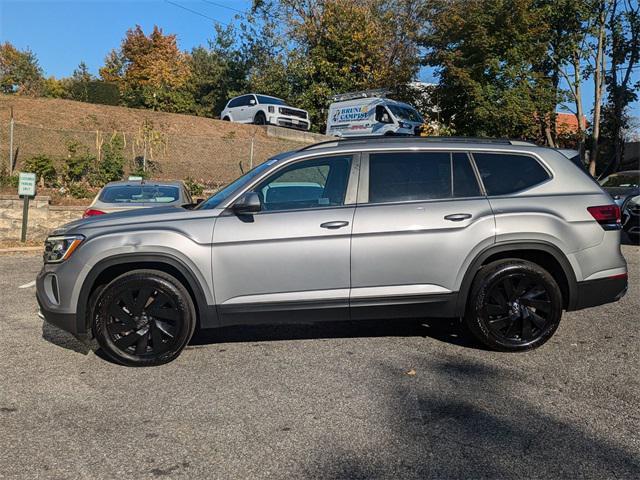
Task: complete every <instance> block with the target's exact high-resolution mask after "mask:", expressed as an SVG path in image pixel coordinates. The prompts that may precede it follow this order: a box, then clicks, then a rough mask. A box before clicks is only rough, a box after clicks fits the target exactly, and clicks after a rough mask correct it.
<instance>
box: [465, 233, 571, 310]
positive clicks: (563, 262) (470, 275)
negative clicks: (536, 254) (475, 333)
mask: <svg viewBox="0 0 640 480" xmlns="http://www.w3.org/2000/svg"><path fill="white" fill-rule="evenodd" d="M518 250H537V251H540V252H544V253H548V254H550V255H551V256H552V257H553V258H554V259H555V260H556V261H557V262H558V264H559V265H560V267H561V268H562V271H563V273H564V276H565V278H566V279H567V285H568V288H569V298H568V299H567V305H568V307H567V310H572V309H573V306H574V305H575V302H576V301H577V297H578V293H577V292H578V285H577V281H576V275H575V272H574V271H573V268H572V267H571V264H570V263H569V260H567V257H566V256H565V254H564V253H563V252H562V250H560V249H559V248H558V247H557V246H555V245H553V244H552V243H549V242H544V241H534V242H532V241H524V242H518V241H509V242H501V243H494V244H493V245H491V246H489V247H487V248H485V249H484V250H482V251H481V252H480V253H479V254H478V255H476V257H475V258H474V259H473V261H472V262H471V263H470V264H469V268H467V271H466V273H465V275H464V278H463V279H462V283H461V284H460V290H459V291H458V301H457V304H456V316H459V317H463V316H464V313H465V308H466V306H467V298H468V296H469V292H470V291H471V285H472V283H473V280H474V278H475V277H476V274H477V273H478V271H479V270H480V268H481V267H482V264H483V263H484V262H485V261H486V260H487V259H488V258H489V257H491V256H493V255H495V254H498V253H505V252H512V251H518Z"/></svg>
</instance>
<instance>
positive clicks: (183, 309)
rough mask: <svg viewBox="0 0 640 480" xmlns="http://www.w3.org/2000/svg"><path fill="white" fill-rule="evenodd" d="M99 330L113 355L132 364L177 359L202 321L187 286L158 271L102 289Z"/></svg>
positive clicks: (134, 273) (139, 272)
mask: <svg viewBox="0 0 640 480" xmlns="http://www.w3.org/2000/svg"><path fill="white" fill-rule="evenodd" d="M91 315H92V319H93V325H92V328H93V334H94V336H95V338H96V340H97V341H98V344H99V345H100V347H101V348H102V350H103V351H104V352H105V353H106V354H107V355H108V356H109V357H110V358H112V359H113V360H115V361H116V362H118V363H121V364H123V365H127V366H132V367H147V366H154V365H162V364H163V363H168V362H171V361H172V360H174V359H176V358H177V357H178V355H180V352H182V350H183V349H184V347H185V346H186V345H187V343H188V342H189V340H190V339H191V336H192V335H193V331H194V328H195V324H196V314H195V308H194V306H193V301H192V300H191V296H190V295H189V292H188V291H187V290H186V288H185V287H184V286H183V285H182V284H181V283H180V282H179V281H178V280H177V279H176V278H174V277H173V276H171V275H169V274H167V273H164V272H161V271H158V270H134V271H131V272H128V273H125V274H123V275H120V276H119V277H117V278H116V279H114V280H113V281H111V282H110V283H109V284H108V285H107V286H106V287H105V288H104V289H103V290H102V292H100V294H99V296H98V299H97V301H96V303H95V307H94V310H93V312H92V314H91Z"/></svg>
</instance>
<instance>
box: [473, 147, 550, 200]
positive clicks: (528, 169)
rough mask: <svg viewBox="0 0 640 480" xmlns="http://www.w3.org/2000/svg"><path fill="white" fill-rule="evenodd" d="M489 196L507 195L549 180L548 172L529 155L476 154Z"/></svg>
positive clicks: (477, 163) (474, 155)
mask: <svg viewBox="0 0 640 480" xmlns="http://www.w3.org/2000/svg"><path fill="white" fill-rule="evenodd" d="M473 158H474V160H475V162H476V165H477V166H478V171H479V172H480V177H481V178H482V183H484V187H485V189H486V191H487V195H507V194H509V193H515V192H519V191H521V190H525V189H527V188H530V187H533V186H535V185H538V184H540V183H542V182H545V181H547V180H548V179H549V174H548V173H547V171H546V170H545V169H544V168H543V167H542V165H540V164H539V163H538V161H537V160H536V159H535V158H533V157H531V156H529V155H518V154H513V153H474V154H473Z"/></svg>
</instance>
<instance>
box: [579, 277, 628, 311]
mask: <svg viewBox="0 0 640 480" xmlns="http://www.w3.org/2000/svg"><path fill="white" fill-rule="evenodd" d="M627 286H628V282H627V275H626V274H624V275H616V276H614V277H608V278H599V279H597V280H587V281H585V282H578V283H577V291H576V293H577V295H576V301H575V303H574V305H573V307H572V308H570V310H581V309H583V308H591V307H597V306H598V305H604V304H605V303H611V302H617V301H618V300H620V299H621V298H622V297H624V295H625V293H627Z"/></svg>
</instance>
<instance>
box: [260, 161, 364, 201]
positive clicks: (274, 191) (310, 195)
mask: <svg viewBox="0 0 640 480" xmlns="http://www.w3.org/2000/svg"><path fill="white" fill-rule="evenodd" d="M350 170H351V156H350V155H349V156H337V157H325V158H319V159H314V160H305V161H303V162H299V163H295V164H293V165H291V166H289V167H286V168H284V169H283V170H281V171H280V172H277V173H276V174H275V175H273V176H272V177H270V178H268V179H267V180H265V181H264V182H262V183H261V184H259V185H258V186H257V187H256V188H255V189H254V191H255V192H257V193H258V196H259V197H260V201H261V202H262V210H263V211H277V210H299V209H308V208H324V207H336V206H341V205H344V197H345V193H346V190H347V183H348V181H349V173H350Z"/></svg>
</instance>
